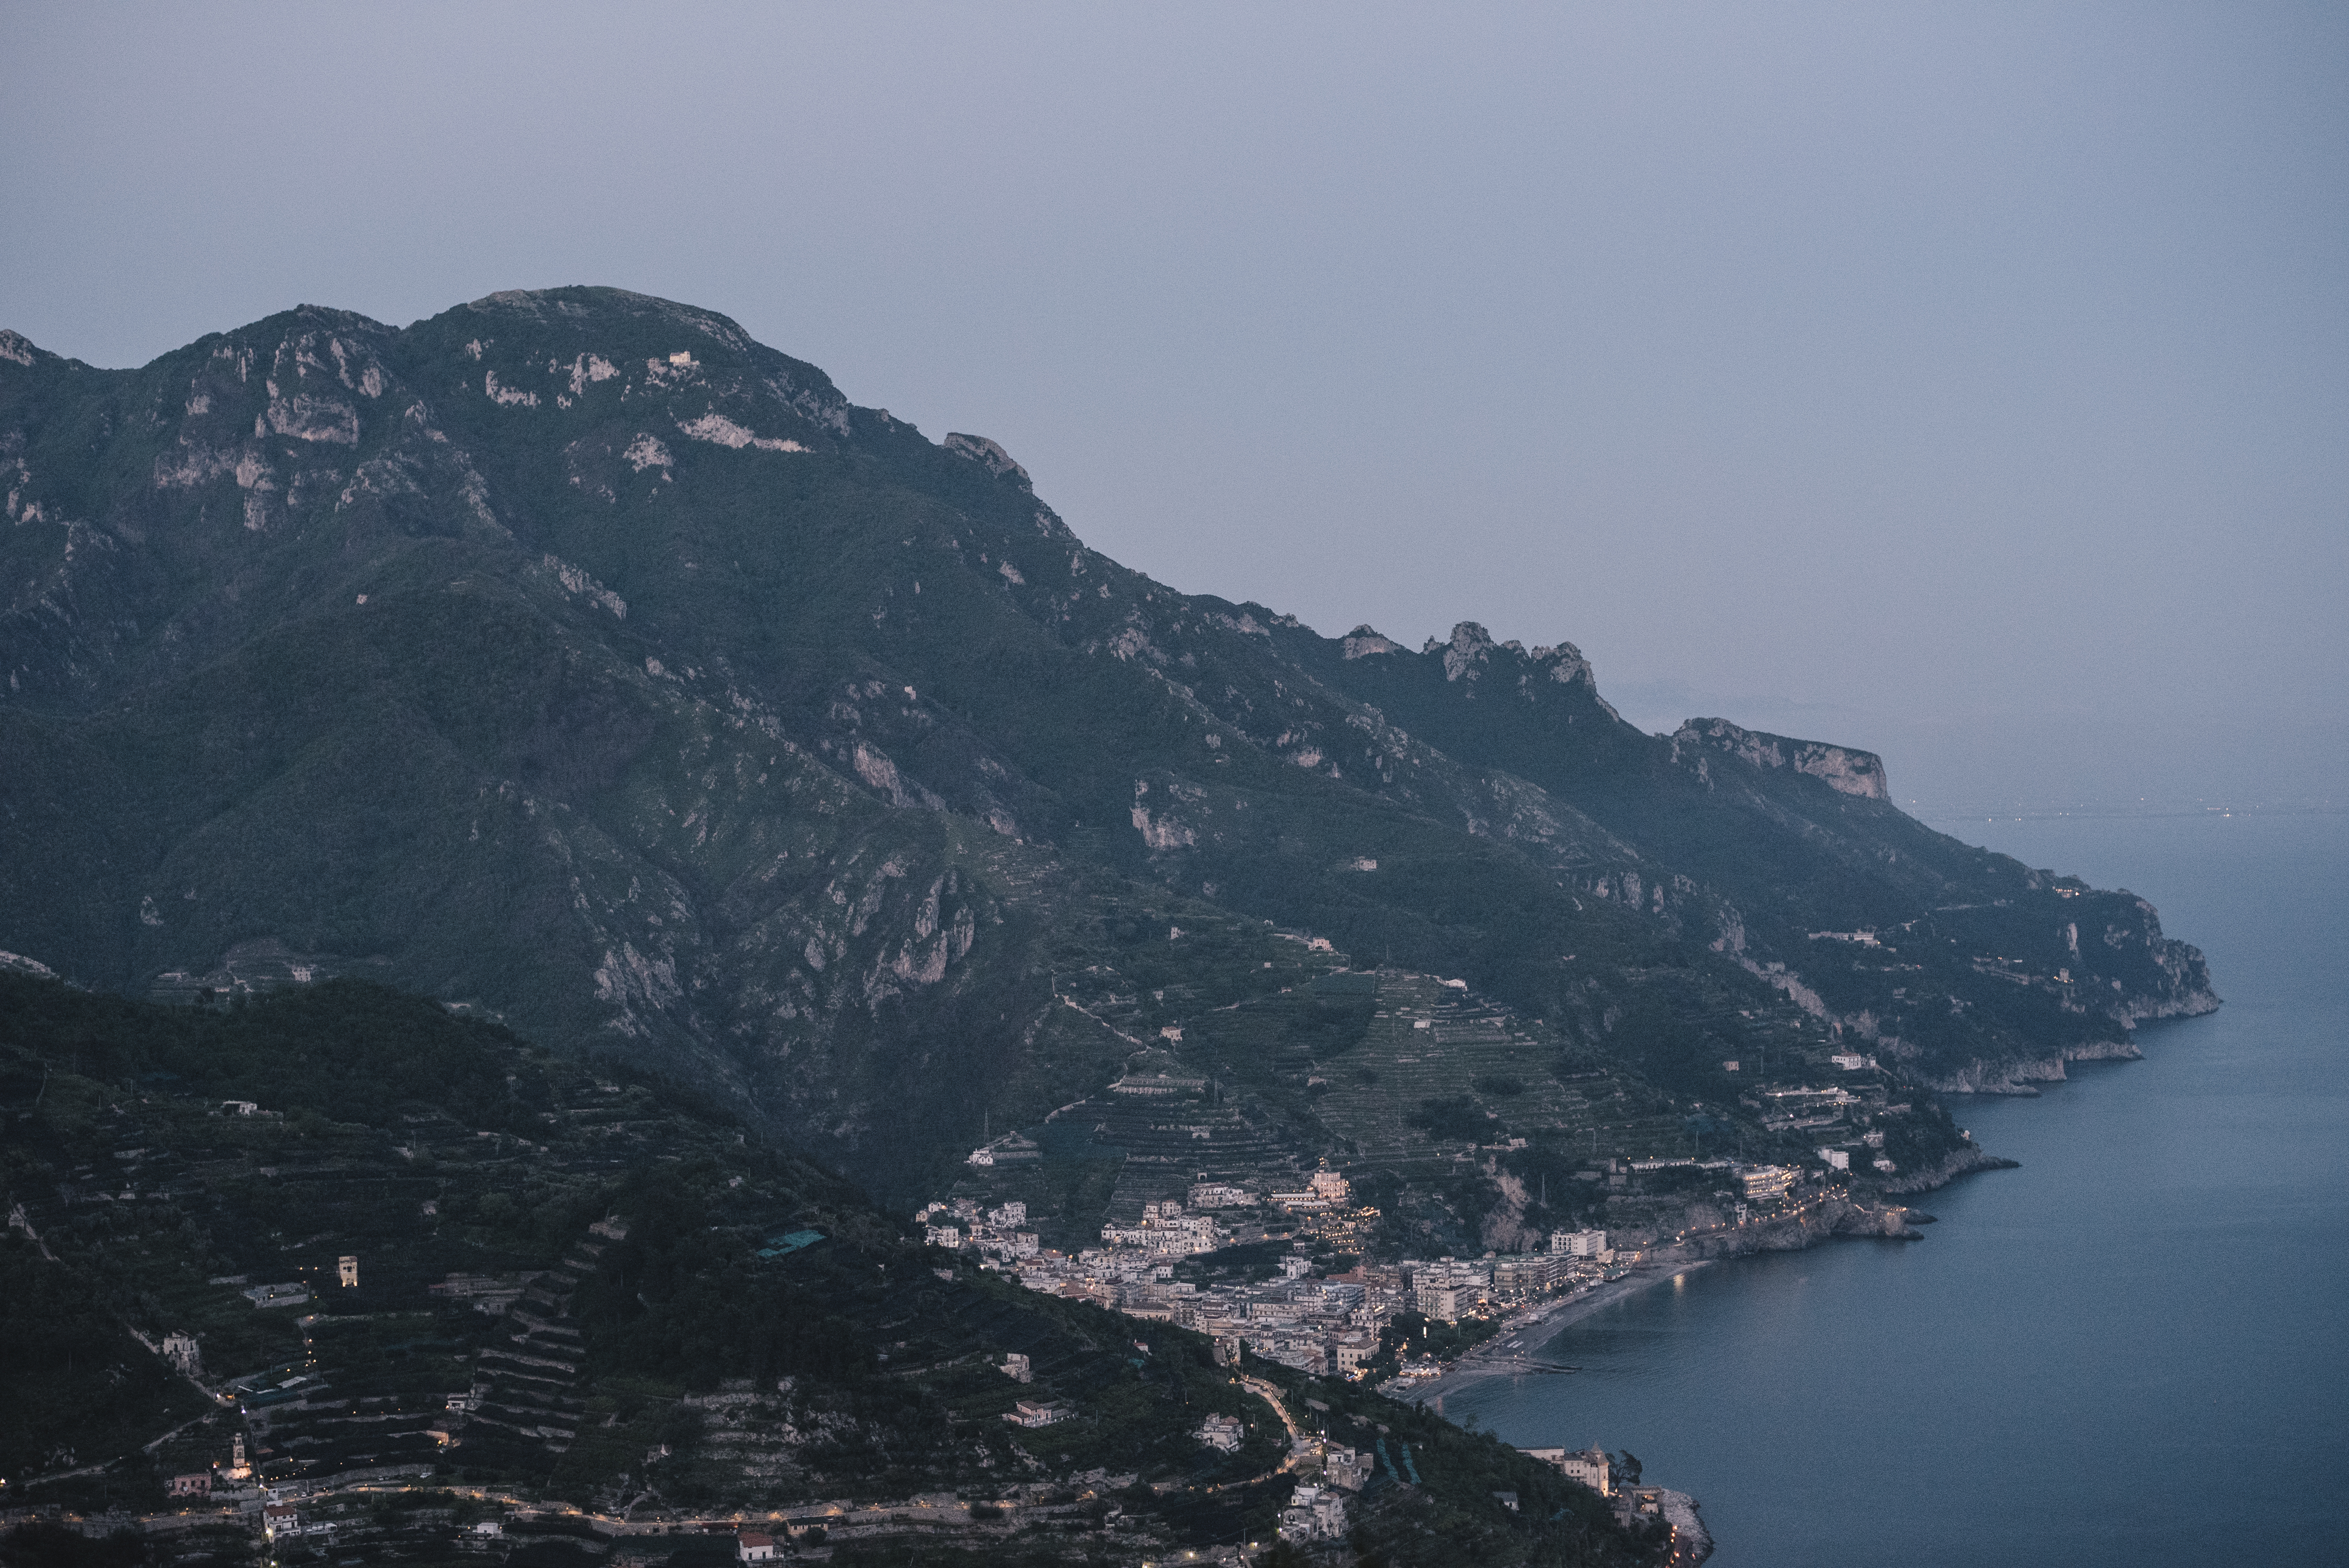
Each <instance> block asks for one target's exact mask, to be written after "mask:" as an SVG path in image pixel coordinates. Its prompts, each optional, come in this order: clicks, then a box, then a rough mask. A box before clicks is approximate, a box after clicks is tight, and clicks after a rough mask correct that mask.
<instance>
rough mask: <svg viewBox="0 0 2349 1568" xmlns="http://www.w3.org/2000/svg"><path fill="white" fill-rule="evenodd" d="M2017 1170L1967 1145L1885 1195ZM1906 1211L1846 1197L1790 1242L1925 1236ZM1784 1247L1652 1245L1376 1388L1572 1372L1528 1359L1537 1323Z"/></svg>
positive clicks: (1412, 1398) (1560, 1323) (1569, 1320)
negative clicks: (1478, 1340) (1625, 1264)
mask: <svg viewBox="0 0 2349 1568" xmlns="http://www.w3.org/2000/svg"><path fill="white" fill-rule="evenodd" d="M2015 1169H2017V1161H2013V1160H2008V1159H2004V1158H2002V1157H2001V1156H1999V1155H1995V1154H1992V1153H1990V1152H1988V1151H1987V1150H1982V1149H1981V1148H1979V1147H1970V1148H1967V1149H1964V1150H1958V1151H1956V1152H1953V1153H1952V1154H1951V1155H1950V1156H1949V1157H1948V1158H1947V1159H1945V1160H1944V1161H1942V1162H1941V1163H1940V1165H1939V1166H1936V1167H1932V1168H1930V1169H1928V1170H1924V1171H1917V1172H1915V1173H1913V1174H1912V1175H1911V1176H1910V1177H1909V1179H1908V1180H1907V1181H1903V1182H1900V1183H1898V1184H1894V1183H1887V1184H1886V1186H1885V1189H1884V1192H1885V1195H1886V1196H1887V1197H1893V1196H1899V1197H1904V1198H1907V1197H1914V1196H1916V1195H1918V1194H1920V1193H1923V1192H1930V1191H1938V1190H1940V1188H1943V1187H1947V1186H1949V1185H1951V1183H1952V1182H1955V1181H1959V1180H1960V1179H1961V1178H1963V1177H1966V1176H1971V1175H1972V1174H1974V1173H1975V1172H1976V1171H2012V1170H2015ZM1908 1212H1909V1211H1908V1210H1907V1209H1905V1208H1902V1207H1899V1206H1898V1205H1892V1206H1889V1207H1886V1208H1883V1209H1872V1208H1869V1207H1868V1206H1867V1205H1866V1204H1864V1203H1862V1204H1853V1203H1850V1202H1848V1201H1846V1203H1845V1205H1844V1206H1843V1207H1842V1209H1841V1212H1834V1211H1830V1212H1828V1213H1827V1214H1826V1215H1823V1216H1822V1217H1823V1218H1825V1219H1826V1226H1825V1227H1824V1228H1823V1229H1822V1228H1815V1227H1814V1226H1812V1225H1810V1224H1803V1225H1799V1226H1797V1227H1796V1228H1797V1229H1798V1230H1800V1231H1801V1232H1802V1233H1803V1235H1804V1239H1803V1240H1801V1241H1799V1242H1796V1243H1794V1245H1795V1246H1796V1247H1812V1246H1816V1245H1818V1244H1819V1243H1821V1242H1826V1241H1833V1240H1837V1239H1839V1238H1845V1237H1849V1238H1852V1239H1863V1238H1868V1237H1871V1236H1873V1237H1878V1238H1881V1239H1885V1240H1898V1241H1921V1240H1923V1237H1922V1236H1920V1234H1919V1233H1917V1232H1916V1231H1915V1230H1913V1229H1910V1228H1909V1226H1908V1224H1907V1222H1906V1216H1907V1214H1908ZM1856 1217H1857V1218H1860V1219H1862V1220H1863V1221H1867V1220H1869V1219H1874V1220H1876V1221H1878V1222H1881V1223H1880V1226H1878V1225H1872V1224H1869V1223H1861V1224H1854V1223H1852V1220H1853V1219H1854V1218H1856ZM1924 1218H1925V1220H1926V1222H1930V1219H1931V1216H1930V1215H1928V1216H1925V1217H1924ZM1782 1250H1785V1248H1784V1245H1783V1244H1781V1245H1778V1246H1772V1245H1766V1244H1765V1245H1751V1244H1749V1245H1745V1246H1741V1247H1738V1248H1736V1250H1734V1251H1728V1250H1723V1251H1708V1250H1707V1249H1706V1245H1705V1243H1704V1241H1702V1240H1699V1241H1691V1242H1681V1243H1673V1244H1672V1245H1670V1246H1665V1247H1659V1248H1656V1249H1654V1250H1653V1251H1651V1253H1648V1255H1647V1256H1646V1257H1645V1258H1643V1259H1642V1260H1641V1261H1640V1264H1639V1265H1638V1266H1637V1267H1635V1268H1633V1269H1632V1270H1631V1272H1630V1274H1626V1275H1624V1276H1623V1277H1622V1278H1621V1279H1619V1280H1612V1281H1609V1282H1608V1283H1607V1284H1599V1285H1594V1286H1592V1287H1590V1288H1589V1289H1588V1290H1584V1291H1580V1292H1578V1293H1577V1294H1575V1295H1569V1296H1567V1297H1565V1298H1563V1299H1560V1300H1554V1301H1545V1302H1537V1303H1535V1304H1533V1305H1528V1306H1524V1307H1520V1308H1518V1309H1517V1310H1516V1312H1513V1313H1511V1314H1510V1315H1508V1316H1506V1317H1505V1318H1503V1319H1502V1320H1501V1326H1500V1328H1499V1329H1498V1330H1497V1331H1496V1332H1495V1334H1494V1335H1493V1336H1492V1337H1491V1338H1489V1339H1487V1340H1485V1342H1484V1343H1482V1344H1481V1345H1478V1346H1475V1347H1474V1348H1472V1349H1470V1350H1469V1351H1467V1352H1466V1353H1465V1354H1464V1355H1463V1356H1461V1357H1459V1358H1458V1359H1457V1360H1454V1361H1453V1362H1451V1363H1450V1364H1449V1365H1447V1366H1446V1367H1444V1370H1443V1372H1442V1373H1441V1374H1439V1375H1438V1376H1436V1377H1431V1378H1428V1379H1426V1380H1424V1381H1422V1382H1417V1383H1410V1382H1405V1381H1403V1380H1402V1379H1399V1378H1398V1379H1391V1380H1390V1381H1388V1382H1387V1383H1386V1384H1384V1385H1383V1386H1381V1388H1380V1390H1379V1391H1380V1392H1381V1393H1383V1394H1387V1395H1390V1396H1392V1398H1398V1399H1402V1400H1404V1401H1406V1402H1408V1403H1411V1404H1414V1405H1424V1404H1427V1403H1429V1402H1430V1401H1433V1402H1434V1403H1435V1404H1436V1406H1437V1408H1438V1410H1439V1412H1440V1410H1441V1408H1442V1402H1443V1398H1444V1395H1446V1394H1449V1393H1454V1392H1456V1391H1458V1390H1459V1389H1460V1388H1461V1387H1464V1386H1466V1385H1467V1384H1469V1383H1471V1382H1475V1381H1480V1380H1482V1379H1484V1378H1486V1377H1551V1376H1568V1375H1569V1374H1565V1373H1559V1372H1556V1371H1553V1370H1552V1369H1551V1368H1550V1367H1547V1366H1546V1365H1542V1364H1537V1363H1535V1362H1534V1361H1533V1360H1532V1354H1533V1346H1531V1345H1529V1344H1527V1343H1526V1336H1528V1335H1529V1334H1531V1333H1532V1332H1533V1331H1534V1330H1536V1329H1541V1330H1543V1331H1546V1332H1548V1331H1555V1330H1557V1329H1560V1328H1564V1327H1566V1326H1568V1325H1569V1324H1573V1323H1578V1322H1580V1321H1581V1320H1582V1319H1583V1318H1586V1317H1588V1316H1589V1315H1591V1314H1592V1313H1595V1312H1597V1311H1598V1310H1599V1308H1601V1307H1605V1306H1612V1305H1615V1304H1616V1303H1617V1302H1619V1301H1622V1300H1624V1299H1626V1298H1627V1297H1630V1296H1632V1295H1638V1294H1639V1293H1640V1292H1641V1291H1643V1290H1650V1289H1652V1288H1654V1287H1655V1286H1657V1285H1661V1284H1664V1283H1665V1282H1666V1281H1668V1280H1671V1279H1673V1278H1675V1277H1678V1276H1682V1275H1686V1274H1692V1273H1694V1272H1695V1271H1696V1270H1698V1269H1701V1268H1705V1267H1709V1266H1710V1265H1712V1264H1717V1263H1722V1262H1725V1261H1727V1260H1730V1259H1733V1258H1742V1257H1749V1256H1751V1255H1753V1254H1754V1253H1760V1252H1777V1251H1782Z"/></svg>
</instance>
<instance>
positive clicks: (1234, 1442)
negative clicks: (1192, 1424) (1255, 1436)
mask: <svg viewBox="0 0 2349 1568" xmlns="http://www.w3.org/2000/svg"><path fill="white" fill-rule="evenodd" d="M1191 1435H1192V1436H1193V1437H1195V1438H1197V1439H1199V1440H1200V1441H1201V1442H1203V1443H1205V1444H1206V1445H1207V1446H1208V1447H1209V1448H1211V1449H1220V1450H1221V1451H1223V1452H1225V1453H1227V1454H1228V1453H1233V1452H1236V1451H1237V1449H1238V1448H1239V1446H1240V1444H1241V1443H1242V1442H1244V1441H1246V1440H1247V1429H1245V1428H1243V1427H1242V1426H1241V1425H1240V1418H1238V1417H1237V1416H1210V1417H1208V1418H1206V1420H1204V1421H1202V1422H1200V1423H1199V1427H1198V1430H1196V1431H1195V1432H1194V1433H1192V1434H1191Z"/></svg>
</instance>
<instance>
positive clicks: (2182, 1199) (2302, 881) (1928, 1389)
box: [1445, 816, 2349, 1568]
mask: <svg viewBox="0 0 2349 1568" xmlns="http://www.w3.org/2000/svg"><path fill="white" fill-rule="evenodd" d="M1940 825H1941V826H1944V827H1945V828H1948V829H1949V830H1951V831H1955V832H1958V833H1960V834H1961V835H1962V836H1964V837H1966V838H1968V839H1971V840H1972V841H1975V842H1986V843H1989V844H1991V845H1992V847H1994V848H1997V849H2000V850H2002V851H2006V852H2008V853H2011V854H2013V855H2016V856H2018V857H2019V858H2021V859H2023V860H2024V861H2028V862H2029V863H2030V864H2033V865H2037V866H2052V867H2055V868H2059V869H2061V870H2064V871H2072V872H2079V873H2081V874H2082V875H2084V876H2086V877H2087V878H2089V879H2090V880H2091V881H2092V882H2095V883H2097V884H2098V885H2100V886H2106V887H2112V886H2122V887H2127V888H2129V889H2131V890H2132V891H2134V892H2137V893H2139V894H2141V895H2143V896H2144V897H2146V898H2147V899H2150V900H2151V901H2153V903H2155V904H2156V905H2157V906H2158V907H2159V909H2160V910H2161V914H2162V923H2163V926H2164V928H2165V929H2166V930H2167V931H2168V933H2169V934H2172V935H2176V936H2180V937H2183V938H2185V939H2186V940H2188V941H2190V942H2193V943H2195V944H2198V945H2199V946H2200V947H2201V948H2202V949H2203V950H2204V951H2205V952H2206V953H2207V954H2209V957H2210V965H2211V972H2212V975H2213V976H2214V981H2215V984H2216V986H2217V988H2218V991H2219V994H2220V995H2221V996H2223V997H2225V998H2226V1003H2227V1005H2226V1006H2224V1007H2223V1008H2221V1009H2220V1011H2219V1012H2218V1013H2217V1014H2215V1015H2214V1016H2210V1017H2208V1018H2199V1019H2192V1020H2188V1021H2186V1022H2182V1023H2174V1024H2166V1025H2158V1026H2149V1027H2147V1028H2146V1029H2144V1030H2141V1031H2140V1034H2139V1039H2140V1043H2141V1044H2142V1045H2143V1046H2144V1047H2145V1051H2146V1059H2145V1060H2143V1061H2141V1062H2129V1063H2116V1064H2109V1065H2106V1064H2095V1065H2086V1066H2075V1068H2073V1069H2072V1071H2073V1081H2072V1082H2071V1083H2069V1084H2067V1085H2064V1086H2059V1087H2056V1088H2051V1089H2050V1090H2049V1091H2048V1092H2047V1094H2046V1095H2045V1096H2044V1097H2043V1098H2041V1099H2035V1100H2032V1099H2025V1100H1981V1099H1959V1100H1956V1101H1954V1102H1953V1104H1954V1106H1955V1108H1956V1109H1957V1110H1958V1113H1959V1116H1958V1119H1959V1121H1960V1124H1961V1125H1963V1126H1967V1127H1971V1129H1972V1130H1973V1131H1974V1134H1975V1136H1976V1137H1977V1138H1978V1139H1979V1140H1981V1141H1982V1143H1983V1144H1984V1145H1985V1146H1986V1147H1987V1148H1989V1149H1990V1150H1992V1152H1994V1153H2000V1154H2004V1155H2007V1156H2009V1157H2011V1158H2013V1159H2016V1160H2020V1161H2023V1168H2022V1169H2021V1170H2018V1171H1998V1172H1990V1173H1985V1174H1982V1175H1977V1176H1972V1177H1969V1178H1967V1179H1966V1180H1965V1181H1961V1182H1960V1183H1958V1184H1957V1185H1956V1186H1954V1187H1951V1188H1946V1189H1944V1190H1943V1191H1940V1192H1937V1193H1934V1194H1931V1195H1930V1196H1929V1197H1926V1198H1923V1199H1920V1202H1921V1203H1922V1204H1923V1205H1924V1206H1925V1207H1926V1208H1928V1209H1930V1211H1931V1212H1934V1213H1936V1214H1938V1215H1940V1223H1939V1224H1937V1225H1933V1226H1930V1227H1928V1228H1927V1230H1926V1235H1927V1239H1926V1240H1925V1241H1922V1242H1918V1243H1886V1242H1841V1243H1834V1244H1831V1245H1828V1246H1825V1247H1821V1248H1817V1249H1815V1250H1813V1251H1811V1252H1808V1253H1793V1254H1785V1255H1780V1256H1776V1257H1769V1258H1759V1259H1753V1260H1746V1261H1741V1262H1736V1263H1728V1264H1715V1265H1713V1266H1712V1267H1710V1268H1707V1269H1704V1270H1702V1271H1700V1272H1698V1273H1696V1274H1690V1275H1686V1276H1683V1278H1682V1279H1681V1280H1680V1281H1678V1282H1675V1283H1673V1284H1665V1285H1661V1286H1660V1287H1659V1288H1657V1289H1655V1290H1651V1291H1649V1292H1647V1293H1645V1294H1644V1295H1640V1296H1638V1297H1635V1298H1633V1299H1632V1300H1630V1301H1628V1302H1625V1303H1622V1304H1620V1305H1617V1306H1615V1307H1613V1308H1610V1309H1609V1310H1608V1311H1606V1312H1603V1313H1600V1314H1599V1315H1595V1316H1593V1317H1591V1318H1589V1319H1587V1320H1585V1321H1584V1322H1582V1323H1579V1324H1576V1325H1574V1326H1570V1327H1568V1328H1566V1329H1564V1330H1561V1331H1560V1332H1559V1333H1558V1335H1557V1336H1556V1337H1555V1339H1554V1340H1553V1342H1552V1344H1551V1346H1550V1347H1549V1350H1550V1353H1551V1354H1552V1355H1554V1356H1556V1357H1558V1358H1559V1359H1562V1360H1564V1361H1567V1362H1568V1363H1571V1364H1574V1365H1577V1366H1580V1367H1584V1368H1586V1370H1585V1371H1583V1372H1582V1373H1580V1374H1579V1375H1577V1376H1573V1377H1530V1378H1523V1379H1517V1380H1514V1381H1512V1380H1508V1379H1495V1380H1492V1381H1490V1382H1486V1383H1484V1384H1480V1385H1476V1386H1474V1387H1469V1388H1467V1389H1464V1390H1463V1391H1462V1392H1460V1393H1457V1394H1454V1396H1452V1397H1451V1398H1449V1399H1448V1400H1447V1401H1446V1402H1445V1408H1446V1412H1447V1413H1448V1414H1450V1415H1451V1416H1453V1417H1454V1418H1455V1419H1457V1418H1466V1417H1469V1416H1472V1415H1473V1416H1475V1417H1477V1418H1480V1419H1481V1420H1482V1421H1483V1422H1484V1423H1485V1425H1487V1426H1489V1427H1491V1428H1493V1429H1495V1430H1496V1431H1497V1432H1499V1433H1500V1434H1501V1435H1502V1436H1503V1437H1504V1438H1506V1439H1508V1440H1509V1441H1512V1442H1516V1443H1519V1444H1523V1445H1528V1446H1530V1445H1534V1444H1545V1443H1568V1444H1574V1445H1580V1444H1584V1443H1588V1442H1590V1441H1592V1440H1593V1439H1596V1440H1597V1441H1599V1443H1601V1444H1602V1445H1604V1446H1606V1447H1608V1448H1610V1449H1624V1448H1628V1449H1631V1450H1632V1451H1633V1452H1634V1453H1636V1454H1637V1455H1638V1456H1639V1457H1640V1460H1641V1461H1642V1462H1643V1463H1644V1464H1645V1465H1646V1467H1647V1475H1648V1479H1649V1480H1651V1481H1661V1482H1662V1483H1664V1484H1666V1485H1670V1486H1675V1487H1680V1488H1682V1489H1684V1490H1686V1491H1692V1492H1694V1493H1695V1494H1696V1495H1697V1496H1698V1498H1699V1499H1700V1500H1701V1501H1702V1503H1703V1507H1704V1514H1705V1518H1706V1520H1707V1522H1709V1524H1710V1526H1711V1528H1712V1530H1713V1534H1714V1536H1715V1538H1716V1539H1717V1541H1718V1542H1720V1546H1719V1550H1718V1553H1717V1554H1716V1555H1715V1557H1714V1558H1713V1562H1714V1563H1717V1564H1719V1565H1720V1568H1775V1565H1778V1564H1803V1565H1806V1568H1813V1565H1816V1568H1843V1565H1847V1564H1848V1565H1861V1564H1866V1565H1875V1564H1899V1565H1902V1568H1915V1565H1932V1564H1943V1563H1948V1564H1979V1563H1996V1564H1999V1565H2000V1568H2032V1565H2036V1564H2042V1563H2045V1564H2055V1563H2062V1564H2065V1565H2066V1568H2080V1565H2097V1564H2114V1565H2127V1568H2146V1565H2150V1564H2173V1563H2174V1564H2193V1565H2196V1568H2201V1565H2203V1564H2211V1563H2349V818H2343V817H2339V816H2330V817H2300V818H2266V819H2261V818H2242V817H2239V818H2234V819H2231V820H2198V819H2168V820H2062V821H2033V822H2003V823H1995V824H1992V823H1981V824H1969V825H1963V826H1959V825H1952V824H1940Z"/></svg>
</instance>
